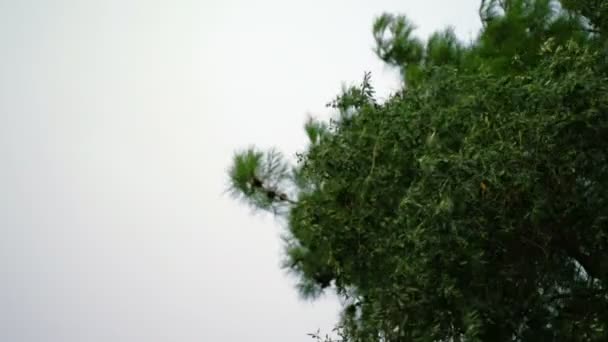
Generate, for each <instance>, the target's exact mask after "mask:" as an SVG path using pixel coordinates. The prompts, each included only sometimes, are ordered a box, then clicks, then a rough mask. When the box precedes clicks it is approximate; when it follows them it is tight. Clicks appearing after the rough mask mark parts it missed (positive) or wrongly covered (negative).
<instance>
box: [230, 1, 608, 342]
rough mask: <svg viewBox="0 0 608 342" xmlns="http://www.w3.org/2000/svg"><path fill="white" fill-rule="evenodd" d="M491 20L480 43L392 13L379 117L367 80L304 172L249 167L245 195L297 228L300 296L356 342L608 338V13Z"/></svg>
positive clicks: (256, 154)
mask: <svg viewBox="0 0 608 342" xmlns="http://www.w3.org/2000/svg"><path fill="white" fill-rule="evenodd" d="M480 16H481V18H482V20H483V23H484V26H483V29H482V30H481V32H480V34H479V36H478V38H477V39H476V40H475V41H474V42H472V43H469V44H465V43H462V42H460V41H459V40H458V39H456V37H455V36H454V34H453V31H451V30H446V31H443V32H440V33H437V34H435V35H433V36H431V37H430V38H429V39H428V41H427V42H426V43H423V42H422V41H421V40H419V39H417V38H415V37H414V36H413V28H414V26H413V25H412V24H411V23H410V22H409V21H408V20H407V19H406V18H405V17H403V16H395V15H388V14H387V15H382V16H380V17H379V18H378V19H377V21H376V23H375V24H374V27H373V33H374V38H375V40H376V43H377V49H376V52H377V54H378V56H379V57H380V58H381V59H382V60H384V61H386V62H387V63H390V64H392V65H395V66H398V67H400V68H401V70H402V74H403V76H404V83H405V86H404V88H403V90H401V91H399V92H397V93H396V94H394V95H393V96H391V97H390V98H389V99H388V100H387V101H385V102H383V103H378V101H376V100H375V99H374V92H373V88H372V86H371V82H370V76H369V74H366V75H365V77H364V80H363V82H362V84H361V85H359V86H356V87H351V88H349V89H346V90H345V91H344V92H343V94H341V95H340V96H338V97H337V98H336V99H335V100H334V101H332V102H331V103H330V106H331V107H332V108H334V109H335V111H336V117H335V118H334V119H333V120H331V122H330V123H323V122H318V121H315V120H312V119H310V120H309V121H308V122H307V123H306V125H305V129H306V132H307V134H308V136H309V138H310V144H309V146H308V148H307V149H306V150H305V151H304V152H302V153H300V154H298V162H297V165H295V166H293V167H290V166H288V165H287V163H286V162H284V161H283V159H281V158H280V156H279V155H277V154H276V152H273V151H271V152H269V153H267V154H264V153H262V152H261V151H258V150H256V149H255V148H250V149H248V150H246V151H244V152H240V153H237V154H236V156H235V159H234V164H233V166H232V168H231V170H230V177H231V180H232V185H233V190H234V193H235V195H237V196H238V197H240V198H243V199H245V200H247V201H248V202H249V203H251V204H253V205H254V207H256V208H261V209H270V210H274V211H275V212H277V213H278V214H279V215H283V216H284V217H285V219H286V223H287V225H286V226H287V232H286V235H285V250H286V253H285V254H286V260H285V267H287V268H288V269H289V270H291V271H293V272H295V273H296V274H298V275H299V279H300V280H301V281H300V285H299V288H300V290H301V293H302V294H303V295H305V296H312V297H314V296H315V295H318V294H320V293H321V292H322V291H323V290H324V289H326V288H333V289H335V290H336V291H337V293H338V294H339V295H340V296H341V297H342V299H343V301H344V303H345V304H344V308H343V313H342V319H341V322H340V323H339V331H340V336H342V337H341V339H343V340H344V341H362V342H363V341H605V340H607V339H608V293H607V290H608V289H607V286H608V82H607V76H608V73H607V72H606V71H607V70H606V66H607V63H606V45H605V42H604V37H605V36H606V35H605V34H604V32H605V31H606V29H607V28H608V25H607V24H606V23H607V20H608V19H607V18H608V7H607V6H606V5H605V4H604V2H603V1H597V0H587V1H582V0H581V1H565V0H564V1H562V2H556V1H548V0H512V1H509V0H504V1H498V0H496V1H482V3H481V6H480ZM276 208H282V209H283V210H280V211H277V210H276ZM316 336H317V337H318V335H316Z"/></svg>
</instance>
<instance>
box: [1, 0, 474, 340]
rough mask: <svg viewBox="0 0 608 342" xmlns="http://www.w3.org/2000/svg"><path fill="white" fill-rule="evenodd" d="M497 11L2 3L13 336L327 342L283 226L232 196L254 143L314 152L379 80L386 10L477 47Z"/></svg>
mask: <svg viewBox="0 0 608 342" xmlns="http://www.w3.org/2000/svg"><path fill="white" fill-rule="evenodd" d="M477 5H478V1H477V0H466V1H465V0H460V1H450V0H410V1H407V0H400V1H389V0H382V1H380V0H377V1H352V0H351V1H346V0H340V1H321V0H309V1H279V0H260V1H247V0H225V1H195V0H191V1H188V0H172V1H168V0H165V1H160V0H147V1H144V0H142V1H129V0H120V1H113V0H99V1H85V0H81V1H77V0H72V1H67V0H65V1H60V0H56V1H51V0H48V1H42V0H41V1H33V0H19V1H8V0H0V75H1V77H0V157H1V158H2V164H1V168H0V232H1V233H2V234H1V238H0V341H11V342H83V341H86V342H97V341H99V342H102V341H103V342H109V341H117V342H122V341H124V342H138V341H142V342H144V341H145V342H156V341H172V342H173V341H180V342H190V341H235V342H236V341H239V342H241V341H263V342H284V341H309V337H307V336H306V335H305V334H306V333H307V332H311V331H314V330H316V328H322V329H325V330H328V329H330V328H331V327H332V323H334V322H335V321H336V319H337V317H336V314H337V302H336V300H335V299H334V298H333V297H331V296H327V297H326V298H324V299H323V300H320V301H318V302H315V303H306V302H302V301H300V300H298V297H297V293H296V291H295V290H294V289H293V280H292V279H290V278H289V277H287V276H286V275H285V274H284V272H283V271H282V270H280V269H279V262H280V256H281V246H280V241H279V239H278V235H279V234H280V232H281V228H280V227H278V226H277V224H276V223H275V222H274V221H273V220H272V218H271V217H268V216H264V215H261V216H260V215H257V216H251V215H250V211H249V210H248V209H247V208H245V207H243V206H241V205H239V204H238V203H235V202H234V201H232V200H231V199H229V198H227V197H226V196H223V195H222V192H223V190H224V187H225V169H226V167H227V166H228V163H229V160H230V157H231V156H232V153H233V151H234V150H235V149H237V148H241V147H246V146H248V145H249V144H251V143H256V144H258V145H259V146H261V147H270V146H273V145H276V146H278V147H279V148H280V149H281V150H282V151H284V152H285V153H286V154H287V155H293V153H294V152H295V151H297V150H299V149H301V148H303V147H304V146H305V136H304V134H303V131H302V129H301V127H302V123H303V121H304V119H305V117H306V115H307V113H312V114H316V115H318V116H321V117H323V116H324V115H326V114H327V110H326V109H325V108H324V104H325V103H326V102H327V101H329V100H330V99H331V98H332V97H333V96H334V95H336V94H337V92H338V91H339V89H340V86H341V83H342V82H359V81H360V80H361V77H362V75H363V72H364V71H372V72H373V80H374V84H375V85H376V86H377V88H378V90H379V92H380V94H384V95H385V94H387V93H388V91H390V89H394V88H395V87H396V85H397V77H396V75H395V73H394V71H391V70H389V69H386V68H385V67H383V65H382V64H381V63H380V62H379V61H378V60H377V59H376V57H375V56H374V55H373V52H372V51H371V47H372V39H371V34H370V27H371V24H372V20H373V18H374V17H375V16H376V15H378V14H380V13H381V12H383V11H390V12H403V13H406V14H408V16H410V17H411V18H412V19H413V20H414V21H415V22H416V23H417V24H418V26H419V28H420V29H419V31H418V32H419V34H420V35H422V36H424V35H427V34H428V33H429V32H431V31H432V30H435V29H437V28H441V27H444V26H445V25H447V24H451V25H454V26H456V29H457V32H458V34H459V35H460V36H461V37H464V38H470V37H472V36H473V35H474V33H475V32H476V30H477V27H478V26H479V23H478V20H477V17H476V13H477Z"/></svg>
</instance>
